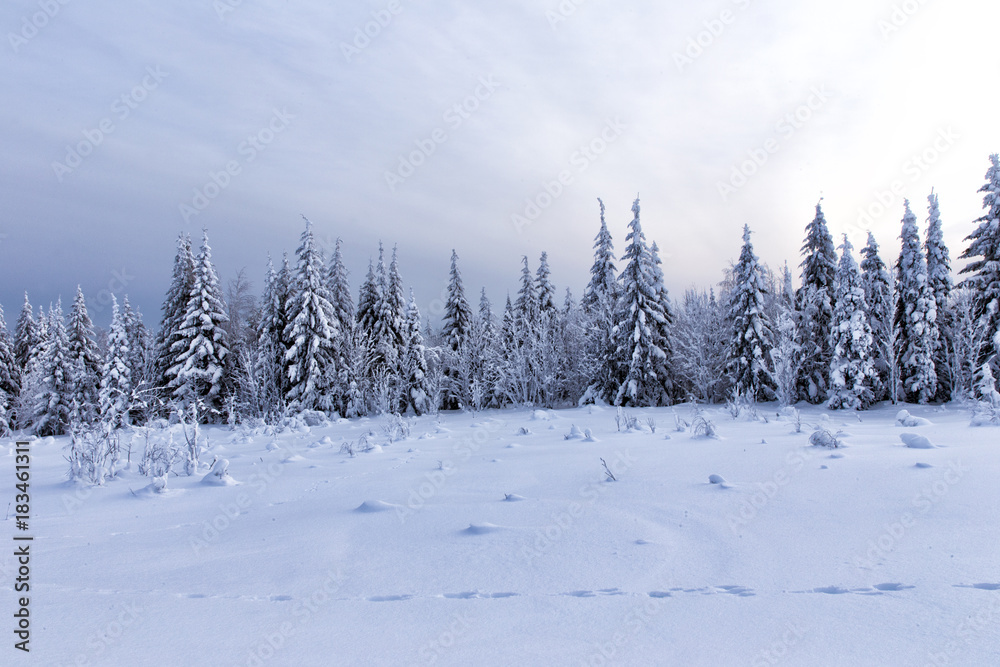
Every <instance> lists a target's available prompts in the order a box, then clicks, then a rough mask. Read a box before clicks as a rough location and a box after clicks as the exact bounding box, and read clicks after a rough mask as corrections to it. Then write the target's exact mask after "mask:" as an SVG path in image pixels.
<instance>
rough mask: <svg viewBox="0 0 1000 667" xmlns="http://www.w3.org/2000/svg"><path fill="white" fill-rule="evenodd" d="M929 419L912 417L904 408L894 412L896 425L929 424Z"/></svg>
mask: <svg viewBox="0 0 1000 667" xmlns="http://www.w3.org/2000/svg"><path fill="white" fill-rule="evenodd" d="M930 425H931V420H929V419H924V418H923V417H914V416H913V415H911V414H910V413H909V412H908V411H906V410H900V411H899V412H897V413H896V426H930Z"/></svg>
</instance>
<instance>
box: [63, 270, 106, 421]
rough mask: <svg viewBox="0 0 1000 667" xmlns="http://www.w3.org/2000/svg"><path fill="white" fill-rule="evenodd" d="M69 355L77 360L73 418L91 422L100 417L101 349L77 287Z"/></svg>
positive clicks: (80, 291) (72, 315)
mask: <svg viewBox="0 0 1000 667" xmlns="http://www.w3.org/2000/svg"><path fill="white" fill-rule="evenodd" d="M67 336H68V339H69V356H70V359H72V360H73V362H74V363H75V364H76V373H75V375H76V383H75V385H74V388H73V399H72V401H73V410H74V415H73V418H74V419H73V420H74V421H75V422H80V423H83V424H92V423H94V422H95V421H96V420H97V416H98V406H99V405H100V402H99V397H98V392H99V390H100V387H101V365H102V363H103V358H102V355H101V350H100V349H99V348H98V347H97V342H96V340H95V339H94V338H95V337H94V323H93V322H92V321H91V319H90V315H89V314H88V313H87V301H86V299H84V296H83V290H82V289H81V288H80V286H79V285H77V287H76V297H75V298H74V299H73V307H72V309H71V310H70V315H69V330H68V332H67Z"/></svg>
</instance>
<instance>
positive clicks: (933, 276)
mask: <svg viewBox="0 0 1000 667" xmlns="http://www.w3.org/2000/svg"><path fill="white" fill-rule="evenodd" d="M927 202H928V206H927V211H928V218H927V238H926V239H924V251H925V253H926V254H927V283H928V285H930V289H931V293H932V294H933V295H934V307H935V312H936V321H935V327H936V328H937V332H938V336H937V340H936V343H935V346H934V370H935V371H936V372H937V399H938V400H940V401H948V400H951V395H952V388H953V385H954V381H953V378H952V375H951V370H952V366H951V363H950V358H951V356H952V349H953V345H952V333H951V332H952V317H951V310H950V309H949V306H948V296H949V295H950V294H951V288H952V279H951V259H950V258H949V255H948V246H946V245H945V243H944V232H943V230H942V228H941V227H942V226H941V209H940V206H939V205H938V196H937V195H936V194H934V192H933V191H931V194H930V195H928V197H927Z"/></svg>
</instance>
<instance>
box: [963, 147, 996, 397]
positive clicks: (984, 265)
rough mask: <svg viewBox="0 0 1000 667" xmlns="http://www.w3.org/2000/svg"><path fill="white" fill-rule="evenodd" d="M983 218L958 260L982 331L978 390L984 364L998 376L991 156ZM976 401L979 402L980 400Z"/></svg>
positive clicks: (978, 360) (977, 381) (984, 190)
mask: <svg viewBox="0 0 1000 667" xmlns="http://www.w3.org/2000/svg"><path fill="white" fill-rule="evenodd" d="M979 191H980V192H983V193H985V194H984V195H983V208H984V209H986V214H985V215H983V216H982V217H981V218H978V219H977V220H976V222H977V223H978V226H977V227H976V230H975V231H974V232H972V233H971V234H969V235H968V236H967V237H965V240H966V241H968V242H969V247H967V248H966V249H965V251H964V252H963V253H962V254H961V255H960V256H959V257H960V259H968V260H971V261H970V262H969V263H968V264H966V266H965V268H963V269H962V270H961V272H960V273H964V274H969V277H968V278H966V279H965V281H964V282H963V285H966V286H968V287H970V288H971V289H972V290H973V294H974V295H975V301H974V314H975V319H976V322H977V326H978V327H979V328H980V329H981V330H982V331H983V334H984V335H983V337H982V338H983V340H982V343H981V345H980V349H979V354H978V359H977V364H976V371H975V373H976V376H975V380H974V386H975V387H978V386H980V384H981V383H980V382H979V380H980V379H981V376H982V368H983V365H984V364H989V365H990V371H991V373H992V375H993V377H997V376H1000V156H998V155H997V154H996V153H994V154H993V155H990V168H989V169H988V170H987V171H986V183H985V184H984V185H983V187H981V188H979ZM977 398H980V399H982V397H981V396H977Z"/></svg>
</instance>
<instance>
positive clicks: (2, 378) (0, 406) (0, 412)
mask: <svg viewBox="0 0 1000 667" xmlns="http://www.w3.org/2000/svg"><path fill="white" fill-rule="evenodd" d="M20 392H21V367H20V366H19V365H18V363H17V359H16V358H15V356H14V341H13V340H11V337H10V332H9V331H7V320H6V319H4V313H3V306H0V436H3V435H5V434H7V433H9V432H10V431H11V429H13V428H14V426H15V424H16V420H15V415H14V413H13V411H14V406H15V402H16V400H17V397H18V394H19V393H20Z"/></svg>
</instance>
